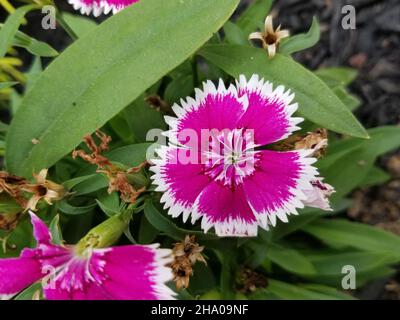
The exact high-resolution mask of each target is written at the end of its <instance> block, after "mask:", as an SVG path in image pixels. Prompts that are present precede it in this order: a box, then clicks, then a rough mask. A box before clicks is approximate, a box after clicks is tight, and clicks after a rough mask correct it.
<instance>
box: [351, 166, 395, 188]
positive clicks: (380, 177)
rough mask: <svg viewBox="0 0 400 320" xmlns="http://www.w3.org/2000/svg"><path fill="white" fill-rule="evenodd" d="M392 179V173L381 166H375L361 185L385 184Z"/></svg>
mask: <svg viewBox="0 0 400 320" xmlns="http://www.w3.org/2000/svg"><path fill="white" fill-rule="evenodd" d="M388 180H390V175H389V174H388V173H387V172H386V171H384V170H382V169H381V168H379V167H376V166H373V167H372V168H371V169H370V170H369V172H368V174H367V176H366V177H365V178H364V180H362V181H361V183H360V185H359V186H362V187H370V186H375V185H379V184H383V183H385V182H387V181H388Z"/></svg>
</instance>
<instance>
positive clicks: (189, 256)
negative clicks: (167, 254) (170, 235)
mask: <svg viewBox="0 0 400 320" xmlns="http://www.w3.org/2000/svg"><path fill="white" fill-rule="evenodd" d="M195 240H196V239H195V236H189V235H187V236H186V237H185V240H184V241H181V242H178V243H175V246H174V247H173V249H172V253H173V256H174V262H173V263H172V264H171V269H172V272H173V274H174V279H173V280H174V281H175V284H176V288H177V289H178V290H180V289H182V288H188V287H189V280H190V277H191V276H192V275H193V265H194V264H195V263H196V262H197V261H200V262H203V263H204V264H207V262H206V261H205V259H204V257H203V255H202V254H201V252H202V251H203V250H204V247H202V246H199V244H198V243H197V242H196V241H195Z"/></svg>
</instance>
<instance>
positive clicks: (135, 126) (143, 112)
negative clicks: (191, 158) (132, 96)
mask: <svg viewBox="0 0 400 320" xmlns="http://www.w3.org/2000/svg"><path fill="white" fill-rule="evenodd" d="M123 114H124V116H125V119H126V121H127V123H128V126H129V128H130V130H131V131H132V133H133V135H134V137H135V138H136V140H137V141H139V142H145V141H146V135H147V133H148V132H149V130H151V129H162V130H165V128H166V127H165V122H164V120H163V116H162V114H161V113H160V112H159V111H157V110H154V109H152V108H151V107H150V106H149V105H148V104H147V103H146V102H145V101H144V96H143V95H141V96H140V97H139V98H138V99H136V100H135V101H134V102H132V103H131V104H130V105H129V106H128V107H126V108H125V109H124V111H123Z"/></svg>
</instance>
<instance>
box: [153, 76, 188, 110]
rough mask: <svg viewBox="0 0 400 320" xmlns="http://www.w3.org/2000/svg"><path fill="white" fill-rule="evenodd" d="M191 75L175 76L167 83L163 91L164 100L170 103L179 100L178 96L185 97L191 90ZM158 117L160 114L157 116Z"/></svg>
mask: <svg viewBox="0 0 400 320" xmlns="http://www.w3.org/2000/svg"><path fill="white" fill-rule="evenodd" d="M193 90H194V88H193V75H192V74H186V75H182V76H180V77H176V78H175V79H173V80H172V81H171V83H169V84H168V86H167V88H166V89H165V92H164V100H165V101H166V102H167V103H169V104H170V105H172V104H174V103H175V102H177V101H179V99H180V98H186V97H188V96H190V94H191V93H192V92H193ZM158 117H160V116H158Z"/></svg>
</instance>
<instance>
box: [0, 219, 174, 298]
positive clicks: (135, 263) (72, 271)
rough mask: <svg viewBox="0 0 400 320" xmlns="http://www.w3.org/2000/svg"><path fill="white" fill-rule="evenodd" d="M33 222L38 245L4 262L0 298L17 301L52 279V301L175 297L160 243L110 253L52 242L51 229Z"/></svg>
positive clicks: (49, 290) (166, 256) (48, 289)
mask: <svg viewBox="0 0 400 320" xmlns="http://www.w3.org/2000/svg"><path fill="white" fill-rule="evenodd" d="M31 221H32V224H33V229H34V236H35V239H36V240H37V247H36V248H34V249H24V250H23V251H22V253H21V255H20V257H19V258H9V259H0V279H1V280H0V296H3V297H12V296H14V295H15V294H17V293H18V292H20V291H22V290H23V289H25V288H27V287H28V286H30V285H31V284H33V283H35V282H37V281H41V279H43V278H45V277H46V278H48V283H47V284H46V285H45V286H44V288H43V293H44V296H45V297H46V298H47V299H50V300H113V299H118V300H142V299H146V300H147V299H149V300H150V299H151V300H154V299H172V298H173V295H174V294H173V292H172V291H171V290H170V289H169V288H168V287H167V286H166V285H165V282H167V281H169V280H171V279H172V272H171V270H170V269H169V268H167V267H165V264H167V263H169V262H171V261H170V259H169V255H170V250H167V249H158V245H148V246H144V245H127V246H118V247H112V248H105V249H92V248H87V249H86V250H84V251H83V252H78V250H77V247H75V246H61V245H55V244H53V243H52V238H51V235H50V232H49V230H48V228H47V226H46V225H45V224H44V222H43V221H42V220H40V219H39V218H38V217H37V216H36V215H35V214H33V213H31Z"/></svg>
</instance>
